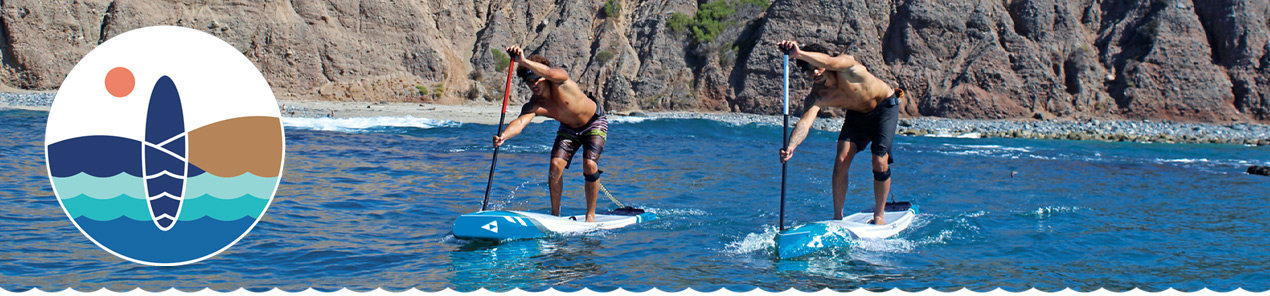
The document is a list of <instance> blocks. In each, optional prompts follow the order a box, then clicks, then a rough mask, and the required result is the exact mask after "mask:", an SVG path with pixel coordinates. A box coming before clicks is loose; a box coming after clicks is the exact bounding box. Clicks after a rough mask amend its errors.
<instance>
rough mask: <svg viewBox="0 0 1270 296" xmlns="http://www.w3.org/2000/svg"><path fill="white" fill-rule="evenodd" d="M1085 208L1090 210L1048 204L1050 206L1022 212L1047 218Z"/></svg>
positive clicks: (1035, 216)
mask: <svg viewBox="0 0 1270 296" xmlns="http://www.w3.org/2000/svg"><path fill="white" fill-rule="evenodd" d="M1083 210H1088V208H1082V207H1055V206H1048V207H1040V208H1037V209H1036V210H1032V211H1027V212H1024V213H1022V214H1023V215H1025V216H1029V217H1034V218H1037V219H1045V218H1049V217H1053V216H1055V215H1058V214H1069V213H1075V212H1079V211H1083Z"/></svg>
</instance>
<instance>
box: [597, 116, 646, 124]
mask: <svg viewBox="0 0 1270 296" xmlns="http://www.w3.org/2000/svg"><path fill="white" fill-rule="evenodd" d="M608 119H609V123H640V122H644V121H648V120H656V119H658V118H657V117H638V116H610V117H609V118H608Z"/></svg>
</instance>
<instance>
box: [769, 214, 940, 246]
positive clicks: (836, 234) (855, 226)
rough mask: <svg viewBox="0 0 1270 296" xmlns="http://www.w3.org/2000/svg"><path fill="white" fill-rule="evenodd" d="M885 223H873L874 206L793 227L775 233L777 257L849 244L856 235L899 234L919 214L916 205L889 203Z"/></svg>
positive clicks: (870, 237)
mask: <svg viewBox="0 0 1270 296" xmlns="http://www.w3.org/2000/svg"><path fill="white" fill-rule="evenodd" d="M882 215H883V217H884V218H885V219H886V222H887V223H886V224H883V225H873V224H872V223H869V222H871V220H873V209H872V207H870V208H869V209H867V210H864V211H861V212H859V213H855V214H851V215H850V216H846V217H844V218H842V220H826V221H820V222H813V223H808V224H805V225H802V226H798V227H794V228H790V229H786V230H783V231H781V232H780V233H777V234H776V257H777V258H781V259H789V258H796V257H801V256H805V255H808V254H811V253H815V252H816V251H819V250H821V249H824V248H830V247H845V246H849V245H850V244H851V242H852V241H855V240H857V239H861V238H864V239H883V238H888V237H891V236H894V235H896V234H899V233H900V232H901V231H904V229H908V226H909V225H911V224H912V223H913V218H914V217H917V206H916V205H913V204H912V203H909V202H889V203H886V209H885V212H884V213H883V214H882Z"/></svg>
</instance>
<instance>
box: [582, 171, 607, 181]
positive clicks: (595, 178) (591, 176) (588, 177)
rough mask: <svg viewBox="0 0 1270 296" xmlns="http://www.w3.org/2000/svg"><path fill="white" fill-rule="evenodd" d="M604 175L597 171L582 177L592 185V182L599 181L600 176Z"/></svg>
mask: <svg viewBox="0 0 1270 296" xmlns="http://www.w3.org/2000/svg"><path fill="white" fill-rule="evenodd" d="M603 173H604V171H596V172H595V173H594V174H582V177H583V178H586V181H587V183H590V182H595V181H599V180H600V174H603Z"/></svg>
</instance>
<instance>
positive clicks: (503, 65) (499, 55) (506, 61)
mask: <svg viewBox="0 0 1270 296" xmlns="http://www.w3.org/2000/svg"><path fill="white" fill-rule="evenodd" d="M489 51H490V53H492V54H494V66H496V67H498V69H507V66H509V65H511V64H512V58H511V57H509V56H507V53H504V52H503V51H502V50H498V49H497V48H490V49H489Z"/></svg>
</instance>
